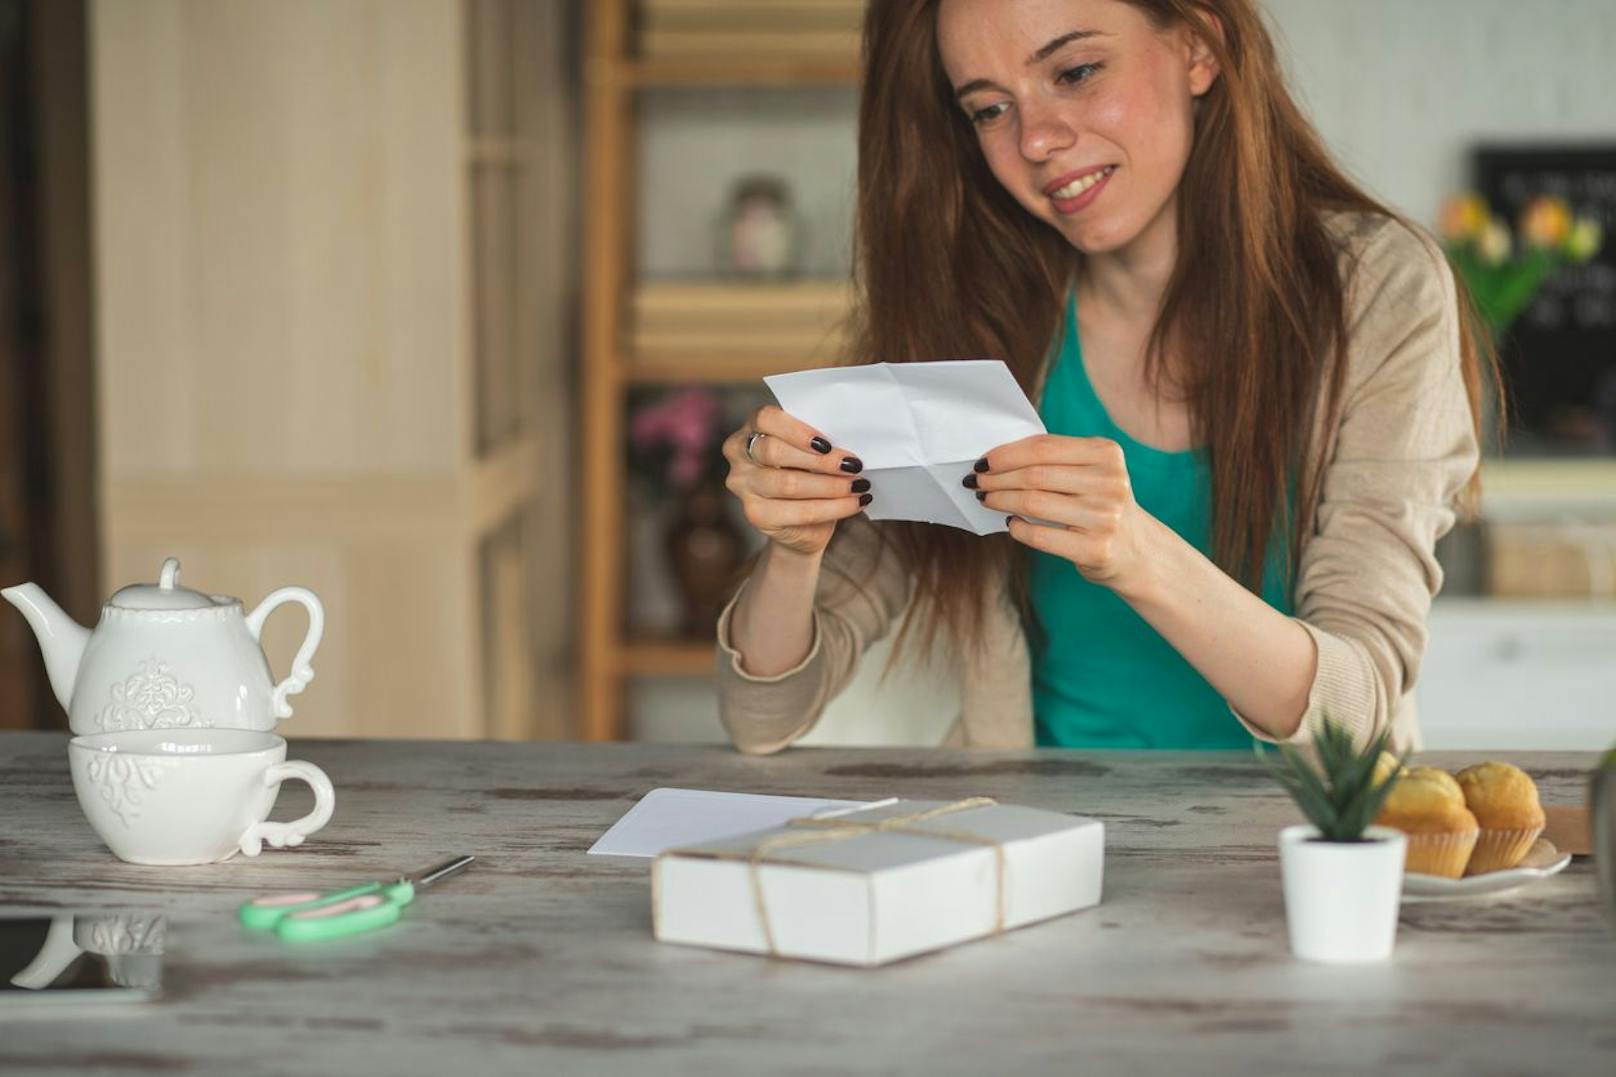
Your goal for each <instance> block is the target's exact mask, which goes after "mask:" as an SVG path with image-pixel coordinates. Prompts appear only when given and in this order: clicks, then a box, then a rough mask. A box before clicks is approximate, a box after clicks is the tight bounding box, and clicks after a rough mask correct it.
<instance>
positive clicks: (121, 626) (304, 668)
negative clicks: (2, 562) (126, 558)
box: [0, 557, 325, 735]
mask: <svg viewBox="0 0 1616 1077" xmlns="http://www.w3.org/2000/svg"><path fill="white" fill-rule="evenodd" d="M179 577H180V563H179V562H178V561H177V560H175V559H174V558H172V557H170V558H169V559H168V560H166V561H164V562H163V568H162V572H161V573H160V575H159V578H158V581H157V583H156V584H149V583H143V584H134V585H132V586H129V587H125V588H123V589H122V590H121V591H119V592H118V593H117V594H115V595H113V596H112V597H111V598H110V599H108V600H107V603H106V605H105V606H103V607H102V608H101V622H100V623H99V624H97V625H96V626H95V631H93V632H92V631H90V630H89V629H87V628H85V627H83V626H82V625H80V624H78V623H77V622H75V621H74V620H73V619H72V618H71V617H69V616H68V615H67V614H66V613H64V612H62V608H61V607H60V606H58V605H57V604H56V603H55V602H53V601H52V600H51V598H50V596H49V595H47V594H46V593H45V592H44V591H42V590H41V589H40V588H39V587H38V586H37V585H35V584H32V583H24V584H19V585H18V586H16V587H8V588H6V589H5V590H3V591H0V595H3V596H4V597H5V599H6V601H8V602H10V603H11V604H12V605H13V606H16V607H17V608H18V609H19V610H21V611H22V613H23V616H24V617H26V618H28V623H29V625H30V626H32V627H33V630H34V635H35V636H37V637H39V649H40V650H41V651H42V652H44V655H45V670H46V672H47V673H49V674H50V683H51V689H52V690H53V691H54V692H55V693H56V698H57V699H59V700H61V702H62V707H63V709H64V710H66V711H67V717H68V725H69V726H70V727H71V728H72V730H73V732H74V733H78V734H81V735H82V734H87V733H112V732H117V731H120V730H126V729H170V728H219V729H274V728H275V723H276V722H278V721H280V720H281V719H283V718H289V717H291V715H292V707H291V705H290V704H289V703H287V701H286V697H287V696H290V695H292V694H294V693H296V692H301V691H303V689H304V688H306V687H307V686H308V683H309V681H311V680H313V679H314V668H313V667H312V666H310V665H309V661H310V659H312V658H313V657H314V651H315V648H317V647H318V646H319V645H320V637H321V635H322V634H323V633H324V631H325V610H324V609H323V608H322V607H321V605H320V600H319V599H318V598H317V597H315V595H314V593H313V592H312V591H308V590H305V589H304V588H302V587H282V588H281V589H280V590H278V591H275V592H274V593H272V594H270V595H269V596H268V597H266V598H265V599H264V600H263V601H262V602H260V603H259V604H258V607H257V608H256V609H254V610H253V611H252V612H251V613H249V614H247V615H245V616H243V615H242V612H241V600H240V599H239V598H231V597H229V596H228V595H208V594H203V593H202V592H200V591H192V590H190V589H189V588H185V587H181V586H179ZM285 602H299V603H302V604H303V605H304V606H305V607H307V609H308V611H309V630H308V635H306V636H305V637H304V639H303V645H302V646H301V647H299V648H298V649H297V657H296V658H294V659H293V660H292V672H291V675H290V676H288V677H287V678H286V679H284V680H282V681H280V682H278V683H277V682H276V680H275V677H274V675H273V674H272V673H271V672H270V669H269V662H268V660H267V659H266V658H265V657H264V651H263V648H262V647H261V646H260V644H259V635H260V634H261V633H262V632H263V628H264V621H265V620H266V619H267V618H268V617H269V614H270V612H271V611H272V610H274V609H275V607H277V606H279V605H281V604H282V603H285Z"/></svg>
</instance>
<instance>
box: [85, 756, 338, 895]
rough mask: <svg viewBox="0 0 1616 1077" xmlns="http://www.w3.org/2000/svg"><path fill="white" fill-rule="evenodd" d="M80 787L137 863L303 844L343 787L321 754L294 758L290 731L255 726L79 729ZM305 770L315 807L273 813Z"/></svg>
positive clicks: (103, 826)
mask: <svg viewBox="0 0 1616 1077" xmlns="http://www.w3.org/2000/svg"><path fill="white" fill-rule="evenodd" d="M67 755H68V761H69V763H70V764H71V766H72V770H73V788H74V789H75V790H76V791H77V792H78V795H79V806H80V807H82V808H83V809H84V815H85V817H86V818H87V819H89V820H90V825H91V826H92V827H94V828H95V832H96V833H97V834H99V835H100V836H101V840H102V841H104V842H106V843H107V848H109V849H111V850H112V852H113V854H114V855H115V856H117V857H118V859H120V860H127V861H129V862H130V863H132V864H212V863H214V862H216V861H220V860H228V859H229V858H230V857H232V856H234V855H236V853H237V852H238V851H239V852H242V853H246V854H247V855H248V856H257V855H258V853H259V852H260V851H261V850H262V849H263V847H264V842H266V841H267V842H268V843H269V844H271V845H273V846H275V847H276V848H277V849H279V848H282V847H284V846H288V845H300V844H302V842H303V839H304V838H306V837H308V836H309V835H310V834H312V833H314V832H315V831H316V830H319V829H320V828H321V827H323V826H325V824H326V823H327V822H329V821H330V819H331V809H332V808H333V807H334V806H335V804H336V794H335V792H334V791H333V790H332V788H331V779H329V778H327V777H326V776H325V772H324V771H323V770H321V769H320V768H319V767H317V766H315V765H314V764H313V763H304V762H302V761H299V760H294V761H292V762H290V763H288V762H286V741H285V739H284V738H282V737H278V736H276V735H275V734H274V733H265V732H261V731H258V730H252V729H141V730H125V731H122V732H117V733H93V734H90V735H88V736H83V737H74V738H73V739H72V740H71V741H69V742H68V746H67ZM287 778H300V779H302V780H303V781H305V782H308V783H309V786H310V788H312V789H313V790H314V810H313V811H312V812H310V813H309V814H308V815H306V816H304V817H303V818H301V819H297V820H294V821H293V822H290V823H271V822H266V820H267V819H268V818H269V811H270V808H272V807H273V806H274V804H275V797H276V795H277V794H278V793H279V792H280V786H281V782H283V781H285V780H286V779H287Z"/></svg>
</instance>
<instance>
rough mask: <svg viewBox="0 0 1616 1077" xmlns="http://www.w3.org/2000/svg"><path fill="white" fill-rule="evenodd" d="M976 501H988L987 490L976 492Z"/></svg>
mask: <svg viewBox="0 0 1616 1077" xmlns="http://www.w3.org/2000/svg"><path fill="white" fill-rule="evenodd" d="M976 499H977V500H978V501H986V500H987V499H988V492H987V491H986V490H978V491H977V492H976Z"/></svg>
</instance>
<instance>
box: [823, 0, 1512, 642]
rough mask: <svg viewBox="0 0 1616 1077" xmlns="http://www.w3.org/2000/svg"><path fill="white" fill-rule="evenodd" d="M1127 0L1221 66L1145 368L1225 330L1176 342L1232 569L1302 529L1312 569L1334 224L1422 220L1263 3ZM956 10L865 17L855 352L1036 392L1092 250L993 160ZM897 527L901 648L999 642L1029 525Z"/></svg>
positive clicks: (1474, 401) (1475, 410)
mask: <svg viewBox="0 0 1616 1077" xmlns="http://www.w3.org/2000/svg"><path fill="white" fill-rule="evenodd" d="M1122 2H1123V3H1128V4H1131V5H1133V6H1134V7H1136V8H1139V9H1140V10H1141V11H1142V12H1143V13H1144V14H1145V16H1146V17H1147V18H1148V19H1149V20H1150V22H1151V23H1152V25H1153V26H1154V27H1155V28H1156V29H1157V30H1165V29H1167V28H1169V27H1171V26H1175V25H1180V24H1183V25H1187V26H1188V27H1189V28H1190V29H1191V30H1192V31H1194V32H1195V33H1196V34H1197V35H1198V36H1199V37H1200V38H1201V40H1202V41H1204V42H1205V43H1206V45H1207V47H1208V48H1209V49H1210V50H1211V51H1212V53H1213V55H1214V56H1216V58H1217V60H1218V67H1219V75H1218V78H1217V79H1216V81H1215V82H1214V83H1213V85H1212V87H1211V88H1210V89H1209V90H1208V91H1207V92H1206V93H1205V95H1204V96H1203V97H1202V100H1201V104H1200V105H1199V107H1198V112H1197V115H1196V118H1195V131H1194V137H1193V141H1192V144H1191V148H1190V154H1189V160H1188V163H1187V166H1186V168H1185V172H1184V176H1183V179H1182V181H1181V184H1180V188H1179V196H1178V202H1177V224H1178V260H1177V264H1176V266H1175V267H1174V270H1173V273H1172V276H1171V278H1170V281H1169V283H1168V286H1167V291H1166V295H1165V297H1164V301H1163V305H1162V308H1161V313H1160V316H1159V319H1158V321H1157V324H1156V326H1155V327H1154V329H1153V331H1152V334H1151V336H1150V339H1149V344H1148V347H1147V352H1146V355H1147V359H1146V362H1147V374H1148V375H1149V376H1150V377H1151V378H1152V379H1153V381H1154V382H1155V384H1156V385H1157V386H1158V387H1159V386H1160V385H1161V384H1162V377H1163V375H1164V373H1166V372H1165V371H1164V369H1163V365H1164V362H1165V360H1164V356H1166V355H1168V354H1170V351H1171V343H1172V342H1173V341H1175V340H1198V341H1212V342H1215V344H1214V346H1212V347H1209V348H1196V349H1188V350H1185V351H1183V352H1182V353H1181V354H1175V355H1174V356H1173V358H1174V362H1175V363H1183V364H1186V365H1183V366H1175V367H1174V369H1173V370H1172V371H1171V374H1172V377H1173V380H1174V384H1175V385H1176V386H1179V387H1181V388H1182V391H1183V392H1184V393H1185V394H1186V397H1187V401H1188V407H1189V411H1190V417H1191V424H1192V430H1193V432H1194V435H1195V440H1196V443H1197V444H1199V445H1203V446H1204V447H1205V449H1206V452H1207V456H1208V460H1209V464H1210V467H1211V475H1212V490H1213V498H1212V504H1213V519H1212V535H1213V556H1214V560H1215V561H1216V562H1217V564H1218V565H1219V566H1220V567H1222V568H1223V569H1224V570H1225V571H1227V572H1229V573H1230V574H1231V575H1232V576H1234V577H1235V578H1236V579H1239V580H1241V581H1242V583H1244V584H1245V585H1246V586H1247V587H1248V588H1252V589H1253V590H1256V589H1258V588H1260V586H1261V579H1262V573H1263V566H1264V562H1265V559H1266V555H1267V550H1268V548H1269V543H1270V540H1271V539H1272V538H1274V537H1275V536H1276V535H1287V533H1288V535H1289V537H1290V538H1291V541H1290V542H1289V544H1288V545H1289V551H1290V554H1291V558H1292V560H1291V563H1290V568H1291V572H1292V574H1293V576H1294V571H1295V567H1296V566H1295V559H1296V558H1297V557H1298V556H1299V553H1300V550H1301V547H1302V544H1303V541H1304V540H1305V538H1306V536H1307V534H1308V532H1309V530H1310V529H1311V527H1312V526H1313V518H1314V514H1315V512H1316V510H1317V507H1318V502H1319V496H1320V487H1321V484H1322V478H1323V469H1324V464H1325V461H1324V460H1323V459H1319V458H1316V454H1311V453H1310V452H1309V449H1310V439H1311V435H1312V433H1313V430H1314V428H1315V424H1316V423H1333V422H1334V421H1335V420H1336V417H1337V416H1338V414H1339V408H1340V403H1341V387H1342V380H1343V375H1344V372H1345V365H1346V364H1345V363H1343V362H1341V361H1339V359H1340V357H1341V356H1342V355H1344V354H1345V349H1346V341H1347V325H1346V310H1345V295H1344V290H1343V283H1344V282H1343V280H1342V273H1341V269H1340V267H1339V265H1338V257H1339V252H1338V249H1337V247H1336V245H1335V243H1334V241H1333V240H1332V238H1331V237H1330V235H1329V234H1328V232H1327V231H1326V226H1325V222H1324V216H1323V215H1324V213H1325V212H1326V211H1329V210H1353V211H1367V212H1372V213H1378V214H1384V215H1385V216H1387V217H1391V218H1393V219H1395V220H1398V221H1400V222H1402V223H1403V224H1405V225H1407V226H1409V227H1414V226H1413V225H1412V224H1411V223H1410V222H1408V221H1407V220H1405V219H1404V218H1403V217H1402V216H1401V215H1400V214H1397V213H1395V212H1394V211H1392V210H1391V209H1389V208H1387V207H1386V206H1384V205H1382V204H1381V203H1379V202H1377V201H1376V200H1375V199H1373V198H1371V197H1369V196H1368V195H1367V194H1365V193H1364V192H1363V191H1362V190H1360V189H1359V187H1358V186H1357V185H1356V184H1354V183H1353V182H1352V181H1351V180H1350V179H1349V178H1347V176H1346V175H1345V174H1344V173H1343V172H1342V171H1341V170H1340V169H1339V168H1338V167H1337V166H1336V164H1335V163H1334V162H1333V161H1332V160H1331V158H1330V155H1329V153H1328V152H1327V151H1326V149H1325V146H1324V143H1323V141H1322V140H1321V139H1320V137H1319V135H1318V133H1317V132H1316V131H1315V130H1314V129H1313V127H1312V124H1311V123H1310V122H1309V121H1308V119H1307V118H1306V117H1305V116H1304V115H1303V113H1302V111H1301V110H1300V109H1299V108H1298V107H1297V105H1296V103H1295V102H1294V101H1293V100H1292V98H1291V95H1290V92H1289V91H1288V90H1287V88H1286V86H1285V81H1284V77H1283V73H1282V69H1281V67H1280V65H1279V62H1278V60H1277V58H1276V56H1275V53H1274V47H1273V42H1272V40H1271V39H1270V37H1269V35H1268V32H1267V29H1266V27H1265V26H1264V25H1263V22H1262V19H1261V16H1260V14H1259V12H1258V10H1257V8H1256V5H1255V4H1254V2H1253V0H1122ZM938 3H939V0H872V2H871V3H870V5H869V10H868V14H867V16H866V22H865V30H864V56H863V92H862V96H861V100H860V105H859V130H858V144H859V157H858V216H857V225H856V236H855V250H856V263H855V270H854V273H855V281H856V284H857V292H858V295H859V301H858V305H857V309H856V311H855V315H854V327H853V328H854V334H853V335H854V340H855V342H856V348H855V351H854V354H855V355H857V356H858V357H860V360H861V361H877V360H885V361H888V362H922V361H925V360H928V359H937V358H945V357H962V358H963V357H972V358H975V357H984V356H986V357H996V358H1002V359H1003V360H1004V361H1005V362H1006V364H1007V365H1008V366H1009V367H1010V370H1011V371H1012V372H1013V373H1014V375H1015V377H1016V379H1017V381H1018V382H1020V384H1021V386H1022V388H1023V389H1024V390H1026V391H1027V392H1028V394H1029V396H1030V395H1031V394H1032V393H1033V392H1034V391H1035V387H1036V385H1037V384H1038V381H1039V378H1040V375H1041V371H1042V367H1043V365H1044V363H1045V360H1046V357H1047V356H1048V355H1049V352H1050V347H1051V343H1052V340H1053V337H1054V334H1055V332H1056V331H1057V329H1058V328H1059V325H1060V320H1061V317H1062V315H1063V306H1064V304H1063V299H1064V295H1065V292H1066V289H1067V288H1068V287H1069V286H1070V284H1071V282H1072V280H1073V278H1074V274H1075V272H1076V269H1077V267H1078V265H1079V264H1080V259H1081V257H1082V255H1081V253H1080V252H1078V251H1077V250H1076V249H1074V248H1073V247H1072V246H1071V244H1070V243H1069V242H1068V241H1067V240H1066V239H1065V237H1063V236H1062V235H1060V234H1059V233H1058V232H1056V231H1055V230H1054V229H1053V228H1050V227H1049V226H1048V225H1046V224H1045V223H1043V222H1042V221H1040V220H1038V219H1037V218H1035V217H1034V216H1033V215H1032V214H1030V213H1028V212H1027V211H1026V210H1025V209H1024V208H1023V207H1022V206H1021V205H1020V204H1019V203H1017V201H1016V200H1015V198H1014V197H1013V196H1012V195H1010V194H1009V193H1008V192H1007V191H1005V190H1004V188H1003V187H1002V186H1000V184H999V182H998V181H997V179H996V178H995V177H994V175H993V173H992V172H991V171H990V170H989V167H988V164H987V162H986V160H985V159H984V157H983V155H982V153H981V151H980V149H979V147H978V145H977V140H976V134H975V132H974V130H973V129H972V128H971V126H970V124H969V122H968V121H967V119H966V118H965V116H964V115H963V113H962V112H961V110H960V109H959V108H958V107H957V105H956V104H955V103H954V100H953V98H954V94H953V91H952V88H951V86H950V84H949V81H948V77H947V75H946V74H945V72H944V71H943V67H942V61H941V59H940V58H939V56H938V50H937V33H936V28H937V8H938ZM1208 15H1215V16H1216V18H1217V21H1218V23H1219V24H1221V29H1222V33H1221V35H1220V34H1219V33H1218V32H1217V27H1215V26H1214V25H1213V24H1212V23H1211V21H1210V20H1209V19H1208V18H1207V16H1208ZM1455 283H1456V284H1457V286H1458V291H1459V301H1460V307H1461V312H1462V315H1463V316H1462V317H1461V319H1460V322H1461V327H1460V346H1461V351H1462V359H1463V372H1464V383H1465V388H1466V390H1467V393H1468V395H1469V398H1470V404H1471V412H1472V416H1473V418H1474V421H1475V423H1476V428H1477V431H1478V436H1479V432H1480V430H1481V420H1482V405H1481V394H1480V390H1481V383H1482V370H1483V358H1484V352H1486V350H1487V348H1488V343H1487V336H1486V334H1485V332H1484V331H1482V330H1481V326H1480V321H1479V318H1478V315H1477V312H1476V308H1475V306H1474V304H1473V302H1472V301H1471V299H1470V296H1469V293H1468V291H1467V290H1466V289H1465V287H1464V282H1463V280H1462V278H1459V277H1458V276H1457V274H1455ZM1486 368H1487V369H1488V370H1489V371H1495V370H1496V366H1495V364H1492V363H1490V362H1489V363H1487V364H1486ZM1498 399H1499V400H1501V399H1502V397H1501V396H1500V397H1499V398H1498ZM1292 481H1294V482H1295V489H1296V504H1295V511H1294V513H1292V512H1291V511H1290V508H1289V506H1290V500H1289V498H1288V497H1287V489H1288V486H1289V484H1290V483H1291V482H1292ZM1477 493H1478V476H1472V478H1471V480H1470V483H1469V486H1468V487H1467V490H1466V492H1465V497H1464V498H1463V502H1462V505H1461V507H1462V508H1465V509H1466V510H1469V509H1471V508H1472V507H1473V505H1474V503H1475V499H1476V497H1477ZM885 527H886V528H887V529H888V530H887V531H886V532H885V534H886V537H887V539H888V540H889V541H890V542H891V543H893V544H894V546H895V548H896V553H897V555H898V556H899V557H900V559H901V561H902V563H903V564H904V565H905V567H906V568H907V569H908V570H909V571H910V572H911V574H912V578H913V581H914V588H915V594H916V596H917V601H916V602H915V603H914V604H913V605H912V606H911V607H910V610H909V614H908V616H907V617H906V619H905V621H904V625H903V628H902V630H901V632H900V635H899V643H900V646H899V648H898V649H899V650H901V649H902V643H903V641H904V640H905V639H909V640H910V641H911V642H919V643H920V644H921V645H923V646H929V644H930V643H931V641H932V640H933V639H934V638H935V636H936V634H937V632H938V631H939V630H940V629H942V630H946V631H947V634H948V635H949V636H950V637H951V638H952V640H953V641H955V642H956V643H963V644H966V645H968V644H969V642H970V641H972V640H974V639H979V638H980V633H979V632H977V631H976V629H977V628H978V627H979V626H980V624H981V619H982V616H983V613H984V605H983V602H984V599H985V597H986V595H987V593H988V589H987V588H986V587H985V586H983V584H984V583H985V582H986V580H987V579H988V577H989V576H990V574H993V573H999V572H1003V573H1007V574H1008V578H1009V579H1010V580H1011V581H1012V594H1013V596H1014V597H1015V599H1016V600H1017V601H1018V603H1019V604H1020V606H1021V612H1022V613H1023V615H1025V614H1026V613H1027V610H1028V605H1029V603H1028V596H1027V595H1026V582H1025V581H1026V573H1025V564H1024V560H1023V558H1021V557H1020V556H1019V555H1018V554H1017V552H1016V548H1015V546H1014V543H1013V542H1012V540H1010V539H1009V537H1008V536H1002V535H1001V536H995V537H994V538H992V539H990V540H983V539H979V538H976V537H975V536H972V535H967V534H965V533H964V532H961V531H956V530H954V529H952V528H945V527H928V526H925V525H920V524H901V525H892V524H888V525H885ZM917 626H918V637H917V636H912V635H911V631H912V630H914V629H915V628H916V627H917Z"/></svg>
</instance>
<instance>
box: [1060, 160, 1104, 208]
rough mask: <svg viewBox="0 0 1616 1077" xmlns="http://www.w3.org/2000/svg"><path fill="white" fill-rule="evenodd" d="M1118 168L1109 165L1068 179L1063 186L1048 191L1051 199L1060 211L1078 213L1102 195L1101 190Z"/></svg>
mask: <svg viewBox="0 0 1616 1077" xmlns="http://www.w3.org/2000/svg"><path fill="white" fill-rule="evenodd" d="M1116 170H1117V166H1116V165H1107V166H1106V167H1105V168H1102V169H1100V170H1098V171H1096V172H1089V173H1087V174H1085V175H1081V176H1079V177H1077V178H1075V179H1071V180H1067V181H1066V182H1065V183H1064V184H1062V185H1061V186H1059V187H1055V188H1054V189H1052V190H1049V191H1048V192H1047V193H1048V195H1049V199H1050V201H1052V202H1054V203H1055V208H1056V209H1057V210H1059V211H1060V212H1062V213H1076V212H1078V211H1079V210H1081V209H1083V208H1084V207H1086V206H1088V205H1089V204H1090V203H1092V202H1093V201H1094V200H1095V199H1096V198H1098V197H1100V191H1101V190H1103V189H1104V188H1105V186H1106V184H1107V183H1109V182H1110V180H1111V175H1112V174H1113V173H1114V172H1116ZM1063 178H1064V177H1063Z"/></svg>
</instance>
